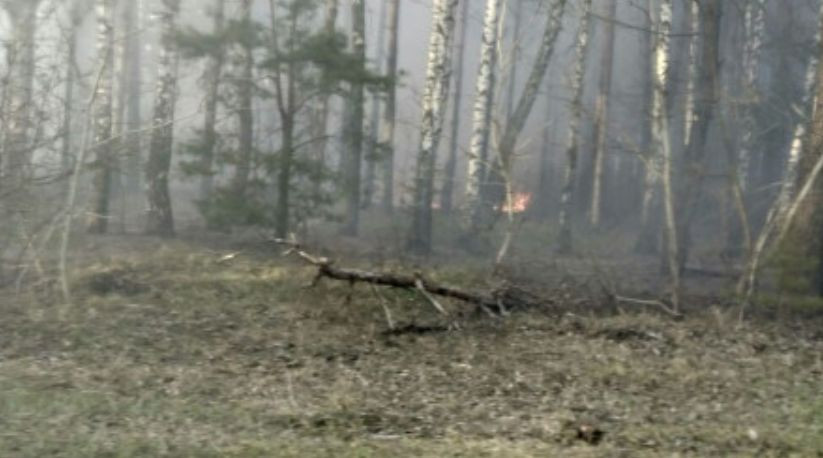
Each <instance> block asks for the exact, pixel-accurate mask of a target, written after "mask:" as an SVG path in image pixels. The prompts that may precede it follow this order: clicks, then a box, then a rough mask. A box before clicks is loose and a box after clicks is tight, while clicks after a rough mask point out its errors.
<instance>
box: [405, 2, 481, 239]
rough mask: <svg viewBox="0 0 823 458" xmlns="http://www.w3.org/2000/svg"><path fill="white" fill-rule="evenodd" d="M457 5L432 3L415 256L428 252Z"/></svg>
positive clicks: (414, 213)
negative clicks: (437, 156) (435, 170)
mask: <svg viewBox="0 0 823 458" xmlns="http://www.w3.org/2000/svg"><path fill="white" fill-rule="evenodd" d="M464 1H467V0H464ZM457 4H458V0H435V3H434V5H433V10H432V30H431V36H430V38H429V56H428V68H427V70H426V85H425V91H424V94H423V104H422V105H423V118H422V120H421V122H420V124H421V127H420V137H421V138H420V149H419V151H418V154H417V167H416V171H415V180H414V208H413V209H412V225H411V234H409V248H410V249H411V250H412V251H414V252H417V253H424V254H425V253H428V252H429V251H431V239H432V201H433V197H434V168H435V163H436V155H437V145H438V143H439V142H440V134H441V132H442V129H443V117H444V115H445V112H446V105H447V101H448V93H449V81H450V77H451V55H452V51H453V49H452V40H453V37H454V28H455V15H456V10H457Z"/></svg>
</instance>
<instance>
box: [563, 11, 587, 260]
mask: <svg viewBox="0 0 823 458" xmlns="http://www.w3.org/2000/svg"><path fill="white" fill-rule="evenodd" d="M591 8H592V0H583V2H582V4H581V16H580V26H579V28H578V29H577V37H576V39H575V47H574V49H575V61H574V73H573V74H572V78H571V88H570V92H571V94H572V101H571V114H570V117H569V128H568V133H567V139H566V145H567V146H566V172H565V174H564V177H563V189H562V190H561V194H560V237H559V239H558V245H557V251H558V252H559V253H562V254H568V253H571V252H572V250H573V245H572V243H573V242H572V221H571V212H572V205H573V197H574V196H573V193H574V180H575V177H576V176H577V162H578V155H579V147H580V121H581V120H582V118H583V82H584V77H585V74H586V56H587V55H588V49H589V24H590V22H591Z"/></svg>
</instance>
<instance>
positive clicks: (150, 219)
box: [146, 0, 180, 236]
mask: <svg viewBox="0 0 823 458" xmlns="http://www.w3.org/2000/svg"><path fill="white" fill-rule="evenodd" d="M179 12H180V0H163V2H162V9H161V11H160V15H159V18H158V19H159V21H160V29H161V32H160V33H161V37H160V55H159V58H158V63H157V86H156V92H155V100H154V115H153V119H152V134H151V144H150V147H149V158H148V162H147V163H146V186H147V188H148V214H147V215H146V216H147V218H146V233H147V234H151V235H160V236H172V235H174V218H173V214H172V204H171V196H170V194H169V173H170V172H171V164H172V147H173V143H174V108H175V99H176V95H177V94H176V91H177V63H178V57H177V46H176V45H175V35H176V28H177V27H176V19H177V15H178V13H179Z"/></svg>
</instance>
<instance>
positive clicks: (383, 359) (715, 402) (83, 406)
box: [0, 240, 823, 457]
mask: <svg viewBox="0 0 823 458" xmlns="http://www.w3.org/2000/svg"><path fill="white" fill-rule="evenodd" d="M230 252H231V251H230V250H228V249H227V250H214V249H206V248H203V247H202V246H198V245H193V244H190V243H184V242H174V243H169V244H165V245H162V246H161V245H160V244H158V243H157V242H154V241H148V240H146V241H142V242H140V243H136V244H135V246H133V247H132V248H131V249H130V250H126V252H124V253H120V254H111V255H107V256H103V257H101V256H102V255H99V254H96V255H89V256H87V257H86V258H85V259H84V260H83V261H82V262H81V264H82V265H83V267H82V269H78V271H77V272H78V273H77V276H76V278H75V284H76V285H78V286H77V294H78V300H77V301H76V304H75V305H74V306H72V307H71V308H69V309H64V308H62V307H61V306H60V305H59V304H57V303H56V302H55V301H54V300H53V299H52V294H51V293H50V292H49V291H48V289H47V288H45V289H44V288H40V289H38V290H36V291H31V292H30V293H28V294H25V295H23V296H18V297H12V296H10V295H9V296H7V297H6V298H5V299H4V300H3V301H2V302H1V303H2V304H3V305H2V310H3V319H2V320H0V426H2V428H0V456H14V457H43V456H78V457H87V456H114V457H120V456H123V457H132V456H133V457H137V456H152V457H154V456H175V457H177V456H179V457H189V456H197V457H199V456H215V457H223V456H236V457H269V456H294V457H313V456H317V457H320V456H335V457H337V456H342V457H347V456H348V457H383V456H385V457H394V456H423V457H425V456H430V457H443V456H471V457H475V456H479V457H482V456H488V457H521V456H522V457H529V456H632V457H634V456H753V455H758V456H798V457H807V456H823V394H822V393H821V391H820V386H821V382H823V361H821V358H823V356H821V355H823V333H821V332H819V329H820V328H819V327H818V331H817V333H815V330H814V326H812V324H811V323H808V324H806V325H791V326H790V325H788V324H785V323H784V324H780V325H766V324H764V325H749V326H747V327H745V328H743V329H737V330H735V329H732V328H731V325H730V324H729V322H731V321H732V320H728V319H727V318H726V317H725V316H724V314H723V313H724V312H722V311H717V312H716V313H714V314H711V313H709V314H706V316H702V317H700V318H693V319H691V320H687V321H685V322H678V323H674V322H671V321H668V320H666V319H665V318H662V317H657V316H651V315H623V316H612V317H599V318H595V317H593V316H588V315H586V314H581V313H579V312H578V314H563V315H548V314H545V313H539V312H534V313H522V314H516V315H514V316H512V317H510V318H509V319H506V320H503V321H493V320H489V319H487V318H466V320H465V322H464V329H463V330H462V331H459V332H442V333H428V334H421V335H415V334H411V335H400V336H386V335H384V334H383V333H382V331H383V330H384V329H385V320H384V315H383V310H382V308H381V305H380V301H381V300H380V298H378V297H377V296H376V295H375V294H374V292H373V291H371V290H370V289H368V288H365V287H362V288H361V287H358V288H355V289H353V290H352V289H350V288H349V287H348V286H347V285H340V284H328V283H323V284H321V285H319V286H317V287H315V288H305V285H306V284H308V283H309V282H310V281H311V279H312V272H311V270H308V269H306V268H304V267H301V266H298V265H294V264H291V263H289V262H286V261H284V260H282V259H280V258H278V257H276V255H275V254H274V253H259V252H256V253H254V254H253V255H252V254H250V253H251V252H250V251H249V250H246V254H240V255H238V256H236V257H234V258H232V259H228V258H226V257H225V255H226V254H228V253H230ZM96 258H98V259H99V260H98V261H94V259H96ZM439 275H440V276H441V277H444V278H446V279H450V280H451V281H455V282H467V281H471V280H472V279H475V278H478V279H479V278H481V275H480V274H479V273H477V272H472V271H471V270H466V269H459V268H457V269H445V270H443V271H441V272H439ZM382 294H383V295H384V300H386V301H387V302H388V303H389V304H390V307H391V308H392V311H393V312H394V315H395V319H396V320H398V321H399V322H402V323H412V322H414V323H416V324H421V325H425V324H439V319H440V318H439V317H438V316H437V315H436V312H434V311H433V310H431V307H429V306H427V305H426V303H425V302H423V301H422V300H421V298H419V297H417V296H416V295H414V294H410V293H406V292H402V291H383V292H382ZM452 306H455V307H456V305H454V304H452ZM582 424H590V425H594V426H596V427H597V428H599V429H601V430H602V431H604V432H605V435H604V438H603V441H602V442H601V443H599V444H598V445H590V444H587V443H585V442H584V441H581V440H579V439H578V438H577V435H576V433H577V429H578V427H579V426H580V425H582Z"/></svg>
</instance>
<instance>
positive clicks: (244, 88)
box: [233, 0, 255, 199]
mask: <svg viewBox="0 0 823 458" xmlns="http://www.w3.org/2000/svg"><path fill="white" fill-rule="evenodd" d="M251 6H252V0H241V1H240V23H239V24H238V26H239V31H238V32H239V33H238V34H239V35H240V38H239V43H240V48H241V50H242V63H241V70H240V75H239V76H238V78H237V85H236V89H237V127H238V146H237V147H238V157H237V166H236V168H235V171H234V183H233V187H234V190H233V191H234V195H235V198H237V199H242V198H245V197H246V193H247V191H248V186H249V179H250V178H251V172H252V161H253V159H254V111H253V106H252V97H253V95H254V87H255V84H254V64H255V63H254V46H255V43H254V40H255V34H254V28H253V27H252V18H251Z"/></svg>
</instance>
